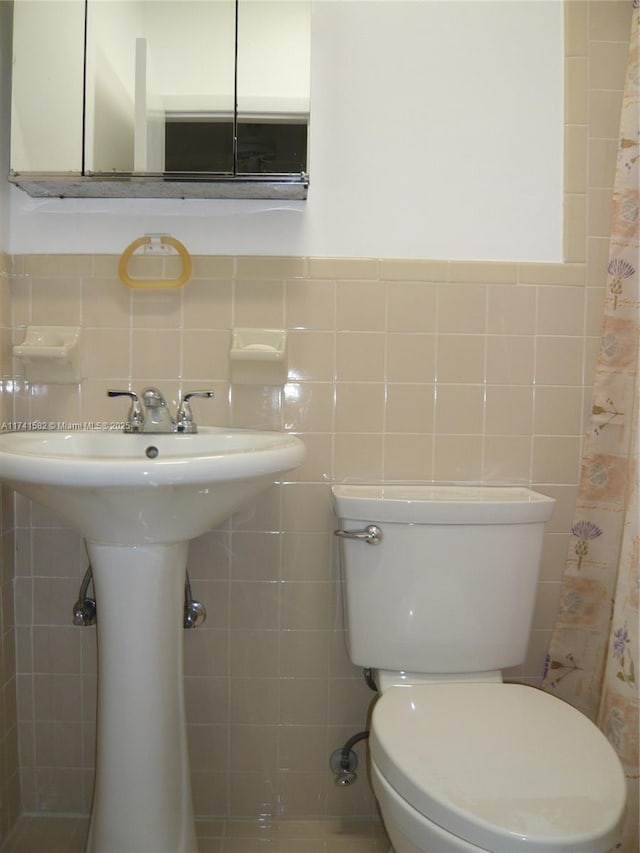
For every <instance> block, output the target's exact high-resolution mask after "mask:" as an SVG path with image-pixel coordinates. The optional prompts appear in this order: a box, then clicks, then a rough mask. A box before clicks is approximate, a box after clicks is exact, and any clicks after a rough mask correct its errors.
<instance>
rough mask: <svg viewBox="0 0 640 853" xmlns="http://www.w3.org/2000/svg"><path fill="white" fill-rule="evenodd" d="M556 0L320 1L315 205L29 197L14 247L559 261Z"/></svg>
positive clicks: (18, 214)
mask: <svg viewBox="0 0 640 853" xmlns="http://www.w3.org/2000/svg"><path fill="white" fill-rule="evenodd" d="M562 92H563V11H562V2H561V0H547V1H546V2H540V0H515V2H505V0H414V2H412V0H380V2H375V1H374V2H372V0H352V2H345V1H344V0H315V2H314V7H313V28H312V69H311V142H310V154H311V156H310V176H311V187H310V191H309V198H308V200H307V201H306V202H289V203H286V202H265V201H262V202H261V201H239V200H234V201H204V200H199V201H195V200H191V201H172V200H161V201H147V200H133V199H131V200H128V199H99V200H34V199H30V198H29V197H28V196H26V195H25V194H24V193H23V192H22V191H20V190H18V189H16V188H12V192H11V250H12V251H13V252H120V251H122V249H123V248H124V247H125V246H126V245H127V244H128V243H129V242H130V241H131V240H132V239H133V238H134V237H136V236H138V235H140V234H143V233H147V232H159V231H165V232H170V233H173V234H174V235H175V236H176V237H178V238H179V239H181V240H182V241H183V242H184V243H185V244H186V245H187V247H188V248H189V250H190V251H191V252H193V253H194V254H201V253H223V254H229V253H233V254H236V253H237V254H285V255H288V254H311V255H328V256H377V257H441V258H453V259H458V258H482V259H496V260H513V259H517V260H546V261H558V260H561V255H562V253H561V232H562V227H561V211H562V139H563V95H562Z"/></svg>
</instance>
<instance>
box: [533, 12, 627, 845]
mask: <svg viewBox="0 0 640 853" xmlns="http://www.w3.org/2000/svg"><path fill="white" fill-rule="evenodd" d="M639 5H640V0H633V19H632V28H631V42H630V47H629V61H628V65H627V77H626V81H625V90H624V97H623V105H622V116H621V124H620V144H619V147H618V161H617V168H616V179H615V186H614V193H613V206H612V222H611V241H610V254H609V267H608V278H607V297H606V301H605V311H604V320H603V326H602V341H601V349H600V356H599V359H598V364H597V368H596V377H595V383H594V388H593V397H592V409H591V418H590V423H589V430H588V433H587V436H586V439H585V444H584V451H583V457H582V463H581V473H580V483H579V487H578V499H577V506H576V514H575V520H574V524H573V526H572V528H571V533H572V536H573V539H572V542H571V546H570V549H569V555H568V558H567V564H566V568H565V575H564V579H563V588H562V597H561V604H560V612H559V614H558V620H557V624H556V628H555V631H554V634H553V638H552V641H551V646H550V649H549V655H548V660H547V667H546V672H545V677H544V681H543V687H544V689H546V690H547V691H549V692H552V693H554V694H556V695H557V696H559V697H560V698H562V699H565V700H566V701H568V702H570V703H571V704H572V705H575V706H576V707H577V708H579V709H580V710H581V711H583V712H584V713H585V714H586V715H587V716H589V717H590V718H591V719H592V720H594V721H595V722H596V723H597V724H598V726H599V727H600V728H601V729H602V731H603V732H604V733H605V734H606V735H607V737H608V738H609V740H610V741H611V743H612V744H613V746H614V748H615V749H616V751H617V753H618V755H619V757H620V760H621V762H622V765H623V767H624V770H625V774H626V776H627V783H628V791H629V803H628V813H627V818H626V823H625V828H624V834H623V838H622V839H621V845H620V846H619V847H618V848H617V849H618V850H622V851H624V853H638V726H639V720H638V698H639V697H638V678H639V676H638V666H639V665H640V659H639V658H640V654H639V648H640V647H639V642H638V621H639V613H638V598H639V592H640V590H639V570H638V556H639V553H640V534H639V529H638V528H639V518H640V501H639V491H640V456H639V443H640V439H639V429H638V425H639V421H640V389H639V382H640V285H639V278H638V266H639V247H638V201H639V191H638V187H639V186H640V168H639V165H640V147H639V142H640V140H639V113H638V74H639V68H638V52H639V51H638V45H639V38H640V9H639Z"/></svg>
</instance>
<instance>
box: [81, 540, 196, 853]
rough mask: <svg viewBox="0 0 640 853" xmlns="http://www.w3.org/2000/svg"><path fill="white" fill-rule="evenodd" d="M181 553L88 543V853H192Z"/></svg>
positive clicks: (180, 548)
mask: <svg viewBox="0 0 640 853" xmlns="http://www.w3.org/2000/svg"><path fill="white" fill-rule="evenodd" d="M187 548H188V542H180V543H174V544H163V545H133V546H132V545H127V546H121V545H106V544H100V543H96V542H91V541H89V542H87V549H88V552H89V559H90V561H91V566H92V570H93V580H94V587H95V593H96V601H97V602H98V622H97V628H98V721H97V757H96V777H95V789H94V795H93V808H92V813H91V823H90V828H89V839H88V842H87V853H116V851H117V853H197V844H196V836H195V826H194V821H193V810H192V804H191V784H190V777H189V759H188V753H187V739H186V728H185V710H184V688H183V661H182V653H183V606H184V582H185V568H186V560H187Z"/></svg>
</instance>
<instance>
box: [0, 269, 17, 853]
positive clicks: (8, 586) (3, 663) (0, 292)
mask: <svg viewBox="0 0 640 853" xmlns="http://www.w3.org/2000/svg"><path fill="white" fill-rule="evenodd" d="M9 269H10V261H9V258H7V256H6V255H5V254H4V253H0V339H4V340H6V339H7V338H8V336H9V335H10V333H11V303H10V298H9V278H8V272H9ZM4 367H5V362H4V353H0V371H2V370H3V368H4ZM2 375H3V376H4V375H5V374H4V372H3V373H2ZM4 418H5V399H4V395H2V394H0V420H4ZM14 541H15V540H14V521H13V500H12V495H11V493H10V491H9V490H8V489H5V488H0V843H2V840H3V838H4V837H5V835H6V833H7V831H8V830H9V828H10V827H11V825H12V824H13V822H14V821H15V819H16V817H17V816H18V814H19V812H20V774H19V766H18V728H17V709H16V663H15V653H16V644H15V620H14V602H13V572H14Z"/></svg>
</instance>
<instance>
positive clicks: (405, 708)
mask: <svg viewBox="0 0 640 853" xmlns="http://www.w3.org/2000/svg"><path fill="white" fill-rule="evenodd" d="M370 747H371V758H372V761H373V762H374V763H375V764H376V766H377V767H378V769H379V770H380V772H381V773H382V774H383V776H384V777H385V779H386V780H387V781H388V782H389V783H390V784H391V785H392V786H393V788H394V789H395V790H396V791H397V792H398V794H399V795H400V796H401V797H403V798H404V799H405V800H406V801H407V802H408V803H410V804H411V805H412V806H413V808H415V809H416V810H417V811H419V812H420V813H421V814H423V815H424V816H425V817H426V818H428V819H429V820H430V821H432V822H434V823H436V824H437V825H438V826H440V827H442V829H444V830H445V831H447V832H449V833H451V834H452V835H454V836H457V837H458V838H461V839H464V840H465V841H467V842H469V843H471V844H475V845H477V846H478V847H480V848H483V849H486V850H491V851H495V853H521V851H523V852H524V851H538V853H542V851H554V853H569V851H570V852H571V853H602V851H605V850H607V849H608V848H609V847H613V846H614V845H615V843H616V841H617V840H618V832H619V829H620V825H621V822H622V816H623V811H624V803H625V797H626V783H625V779H624V775H623V772H622V768H621V766H620V762H619V760H618V758H617V756H616V754H615V751H614V750H613V748H612V746H611V745H610V743H609V742H608V741H607V739H606V738H605V737H604V735H603V734H602V733H601V732H600V731H599V729H597V727H596V726H595V725H593V723H591V721H590V720H588V719H587V718H586V717H585V716H584V715H583V714H581V713H580V712H578V711H576V710H575V708H572V707H570V706H569V705H567V704H566V703H565V702H562V701H560V700H559V699H556V698H555V697H552V696H549V695H548V694H546V693H543V692H542V691H540V690H536V689H534V688H531V687H527V686H525V685H521V684H487V683H468V682H467V683H460V682H453V683H434V684H422V685H413V686H409V687H393V688H391V689H390V690H387V691H386V692H385V693H383V695H382V696H381V697H380V699H379V700H378V702H377V703H376V705H375V707H374V711H373V718H372V724H371V735H370Z"/></svg>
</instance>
